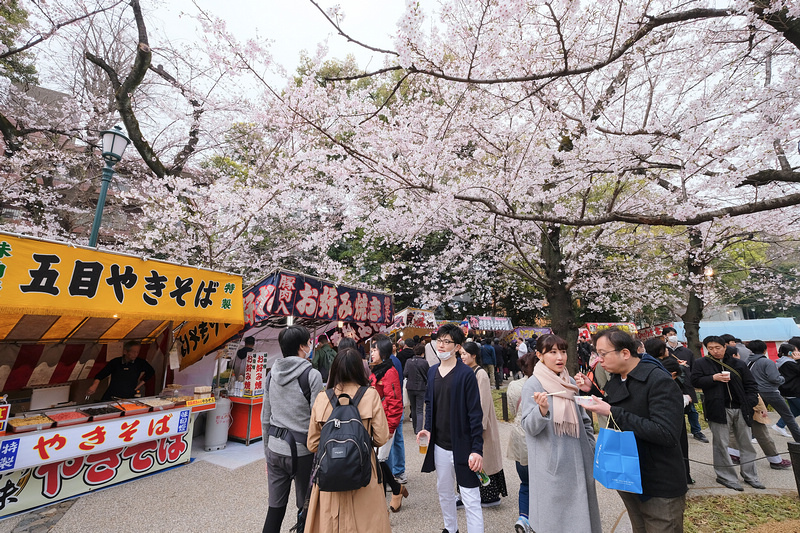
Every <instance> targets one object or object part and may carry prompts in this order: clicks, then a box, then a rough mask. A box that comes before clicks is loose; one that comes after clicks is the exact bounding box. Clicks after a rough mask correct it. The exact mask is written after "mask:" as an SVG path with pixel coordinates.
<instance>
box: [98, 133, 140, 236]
mask: <svg viewBox="0 0 800 533" xmlns="http://www.w3.org/2000/svg"><path fill="white" fill-rule="evenodd" d="M101 135H102V136H103V137H102V138H103V159H104V160H105V162H106V166H105V167H103V183H102V185H101V186H100V196H99V197H98V199H97V209H96V210H95V212H94V222H93V223H92V233H91V235H90V236H89V246H92V247H96V246H97V235H98V233H100V220H101V219H102V218H103V208H104V207H105V204H106V194H107V193H108V184H109V183H111V178H112V177H113V176H114V165H115V164H116V163H118V162H119V160H120V159H122V153H123V152H125V148H127V147H128V144H129V143H130V142H131V140H130V139H128V137H127V136H126V135H125V134H124V133H122V128H120V127H119V126H114V128H113V129H110V130H106V131H103V132H101Z"/></svg>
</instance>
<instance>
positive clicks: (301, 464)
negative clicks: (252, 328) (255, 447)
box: [261, 326, 322, 533]
mask: <svg viewBox="0 0 800 533" xmlns="http://www.w3.org/2000/svg"><path fill="white" fill-rule="evenodd" d="M278 343H279V344H280V346H281V352H282V353H283V359H279V360H277V361H275V364H274V365H273V366H272V369H271V370H270V373H269V376H268V378H267V383H266V386H265V391H264V404H263V406H262V408H261V430H262V433H261V434H262V435H263V436H264V455H265V456H266V458H267V484H268V488H269V510H268V511H267V519H266V521H265V522H264V533H279V532H280V530H281V524H282V523H283V517H284V515H285V514H286V505H287V503H288V502H289V491H290V489H291V482H292V479H294V491H295V501H296V503H297V510H298V512H300V511H301V510H302V509H303V504H304V503H305V500H306V494H307V492H308V481H309V478H310V477H311V465H312V463H313V461H314V455H313V454H312V453H311V452H310V451H308V448H306V440H307V438H308V426H309V422H310V420H311V405H312V404H313V402H314V399H315V398H316V397H317V394H319V393H320V392H321V391H322V376H321V375H320V373H319V371H318V370H315V369H314V368H312V367H311V362H309V361H308V355H309V354H310V353H311V348H312V344H311V335H310V334H309V333H308V330H307V329H306V328H304V327H302V326H290V327H288V328H286V329H284V330H282V331H281V332H280V334H279V335H278Z"/></svg>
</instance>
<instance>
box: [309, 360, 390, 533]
mask: <svg viewBox="0 0 800 533" xmlns="http://www.w3.org/2000/svg"><path fill="white" fill-rule="evenodd" d="M360 387H367V390H366V391H365V392H364V395H363V396H362V397H361V401H359V402H358V412H359V413H360V414H361V421H362V422H363V423H364V427H365V428H367V431H368V432H369V433H370V435H372V443H373V444H374V445H375V446H382V445H383V444H384V443H386V441H387V440H388V439H389V426H388V424H387V422H386V414H385V413H384V411H383V405H382V404H381V399H380V397H379V396H378V393H377V391H376V390H375V389H373V388H372V387H370V386H369V379H368V378H367V374H366V373H365V372H364V366H363V364H362V362H361V354H359V353H358V351H357V350H356V349H355V348H345V349H344V350H341V351H340V352H339V354H338V355H337V356H336V358H335V359H334V360H333V363H332V364H331V369H330V377H329V379H328V389H333V391H334V393H335V394H336V395H337V396H340V395H342V394H347V395H348V396H349V397H350V398H353V397H354V396H355V395H356V394H357V393H358V390H359V388H360ZM331 411H333V407H332V406H331V402H330V401H329V400H328V396H327V395H326V394H324V393H323V394H320V395H319V396H317V399H316V401H315V402H314V406H313V407H312V409H311V425H310V427H309V428H308V449H309V450H311V451H313V452H316V451H317V449H318V448H319V439H320V433H321V431H322V426H324V425H325V422H327V420H328V418H329V417H330V415H331ZM372 467H373V472H372V477H371V478H370V482H369V485H367V486H366V487H363V488H360V489H357V490H351V491H345V492H323V491H320V490H319V487H318V486H317V485H314V487H313V488H312V491H311V499H310V500H309V504H308V518H307V519H306V527H305V531H306V533H311V532H314V533H318V532H319V533H328V532H339V533H358V532H361V531H376V532H379V533H388V532H391V526H390V524H389V515H388V514H387V513H386V512H382V513H381V512H375V509H379V508H380V507H381V506H385V505H386V493H385V492H384V490H383V486H381V485H380V484H379V483H378V477H377V473H378V468H379V466H378V463H377V461H376V460H375V456H374V455H373V458H372ZM384 508H385V507H384Z"/></svg>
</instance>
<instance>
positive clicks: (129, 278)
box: [0, 232, 244, 371]
mask: <svg viewBox="0 0 800 533" xmlns="http://www.w3.org/2000/svg"><path fill="white" fill-rule="evenodd" d="M241 294H242V278H241V277H240V276H236V275H233V274H228V273H224V272H215V271H213V270H208V269H205V268H199V267H193V266H186V265H177V264H174V263H169V262H165V261H158V260H153V259H149V258H147V257H139V256H134V255H131V254H124V253H118V252H110V251H100V250H95V249H94V248H88V247H85V246H77V245H74V244H67V243H60V242H55V241H49V240H44V239H37V238H32V237H27V236H23V235H17V234H12V233H4V232H0V346H2V345H7V346H9V345H10V346H20V345H24V344H64V343H67V344H80V343H101V344H103V343H110V342H118V341H124V340H140V341H143V342H152V341H154V340H155V339H156V338H158V337H159V336H160V335H161V334H162V333H163V332H165V331H166V329H167V328H168V327H169V326H170V324H171V323H172V324H180V323H183V322H196V323H201V322H202V323H208V324H215V323H218V324H232V325H238V326H239V327H241V325H242V324H243V323H244V313H243V310H242V309H243V308H242V296H241ZM9 353H10V352H9ZM7 358H8V356H6V358H5V359H7ZM5 359H4V360H5ZM9 363H13V362H12V361H5V362H3V361H0V367H2V366H3V365H4V364H9ZM1 370H2V369H1V368H0V371H1Z"/></svg>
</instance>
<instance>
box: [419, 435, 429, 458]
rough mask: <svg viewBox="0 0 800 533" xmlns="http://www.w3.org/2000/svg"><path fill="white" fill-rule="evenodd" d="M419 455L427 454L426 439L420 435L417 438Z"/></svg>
mask: <svg viewBox="0 0 800 533" xmlns="http://www.w3.org/2000/svg"><path fill="white" fill-rule="evenodd" d="M419 453H421V454H422V455H425V454H426V453H428V437H426V436H425V435H422V436H421V437H420V438H419Z"/></svg>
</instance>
